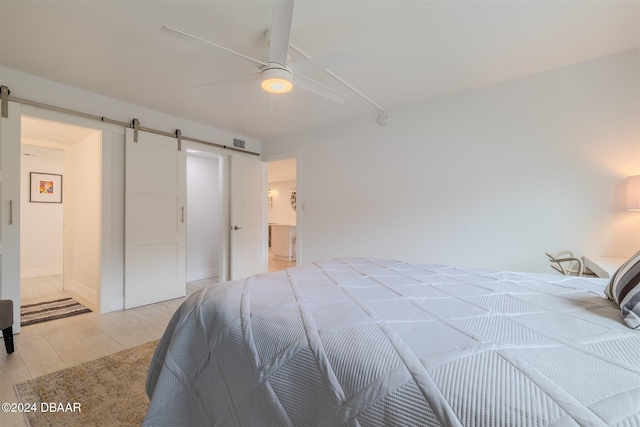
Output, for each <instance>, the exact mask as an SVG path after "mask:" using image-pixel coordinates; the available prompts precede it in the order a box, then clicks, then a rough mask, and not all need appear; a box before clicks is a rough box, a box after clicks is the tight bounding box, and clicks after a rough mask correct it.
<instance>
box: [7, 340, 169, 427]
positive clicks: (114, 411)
mask: <svg viewBox="0 0 640 427" xmlns="http://www.w3.org/2000/svg"><path fill="white" fill-rule="evenodd" d="M157 345H158V340H155V341H151V342H148V343H146V344H142V345H140V346H138V347H134V348H130V349H128V350H123V351H120V352H118V353H114V354H111V355H109V356H105V357H102V358H100V359H97V360H93V361H91V362H86V363H83V364H81V365H78V366H74V367H72V368H67V369H63V370H61V371H57V372H53V373H51V374H47V375H43V376H41V377H38V378H34V379H32V380H30V381H26V382H23V383H20V384H17V385H16V386H15V388H16V392H17V393H18V398H19V399H20V402H21V403H23V404H29V405H32V408H35V409H36V410H35V412H27V413H25V417H26V419H27V421H28V423H29V425H30V426H31V427H41V426H65V427H67V426H68V427H75V426H78V427H85V426H139V425H140V424H141V423H142V421H143V420H144V416H145V414H146V412H147V408H148V407H149V399H148V398H147V394H146V392H145V382H146V379H147V372H148V370H149V364H150V363H151V357H152V356H153V352H154V350H155V348H156V346H157ZM33 405H35V406H33Z"/></svg>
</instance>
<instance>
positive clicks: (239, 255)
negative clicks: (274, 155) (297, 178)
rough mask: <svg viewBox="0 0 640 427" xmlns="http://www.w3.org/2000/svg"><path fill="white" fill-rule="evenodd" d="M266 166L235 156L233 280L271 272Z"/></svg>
mask: <svg viewBox="0 0 640 427" xmlns="http://www.w3.org/2000/svg"><path fill="white" fill-rule="evenodd" d="M266 205H267V183H266V166H265V162H263V161H260V160H258V159H253V158H249V157H246V156H241V155H233V156H231V279H239V278H242V277H246V276H250V275H252V274H257V273H264V272H266V271H267V269H268V267H267V262H268V259H267V256H268V255H267V206H266Z"/></svg>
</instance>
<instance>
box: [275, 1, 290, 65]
mask: <svg viewBox="0 0 640 427" xmlns="http://www.w3.org/2000/svg"><path fill="white" fill-rule="evenodd" d="M292 18H293V0H274V2H273V15H272V17H271V41H270V46H269V62H277V63H278V64H281V65H287V52H288V51H289V37H290V35H291V20H292Z"/></svg>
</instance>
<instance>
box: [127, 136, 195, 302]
mask: <svg viewBox="0 0 640 427" xmlns="http://www.w3.org/2000/svg"><path fill="white" fill-rule="evenodd" d="M125 139H126V143H125V267H124V270H125V282H124V307H125V308H133V307H138V306H141V305H146V304H153V303H156V302H160V301H166V300H169V299H173V298H179V297H183V296H184V295H185V293H186V281H185V278H186V266H185V263H186V255H185V254H186V249H185V247H186V246H185V242H186V226H185V212H184V209H185V200H186V190H187V185H186V181H187V179H186V155H185V152H184V150H183V151H178V145H177V141H176V139H175V138H169V137H166V136H161V135H156V134H151V133H147V132H142V131H140V132H138V142H134V141H133V130H132V129H126V136H125Z"/></svg>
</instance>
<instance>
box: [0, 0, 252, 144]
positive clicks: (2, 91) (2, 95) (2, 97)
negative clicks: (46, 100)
mask: <svg viewBox="0 0 640 427" xmlns="http://www.w3.org/2000/svg"><path fill="white" fill-rule="evenodd" d="M0 1H2V0H0ZM10 94H11V91H10V90H9V88H8V87H7V86H0V101H1V103H2V105H0V117H3V118H8V117H9V101H12V102H17V103H19V104H24V105H31V106H33V107H38V108H43V109H45V110H51V111H58V112H60V113H65V114H70V115H72V116H78V117H84V118H86V119H91V120H97V121H100V122H103V123H110V124H113V125H117V126H122V127H124V128H131V129H133V140H134V142H138V132H139V131H144V132H149V133H155V134H157V135H164V136H168V137H170V138H177V139H178V149H179V150H181V149H182V141H192V142H197V143H199V144H205V145H210V146H212V147H217V148H222V149H224V150H230V151H237V152H240V153H245V154H251V155H254V156H260V153H256V152H254V151H249V150H243V149H240V148H236V147H230V146H228V145H223V144H217V143H215V142H209V141H204V140H202V139H197V138H190V137H188V136H183V135H182V132H181V131H180V130H179V129H178V130H176V131H175V132H163V131H161V130H157V129H151V128H145V127H142V126H140V121H139V120H138V119H133V121H131V122H122V121H119V120H113V119H109V118H107V117H100V116H94V115H93V114H87V113H82V112H80V111H74V110H70V109H68V108H62V107H56V106H55V105H49V104H43V103H41V102H36V101H30V100H28V99H23V98H18V97H16V96H10Z"/></svg>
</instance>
